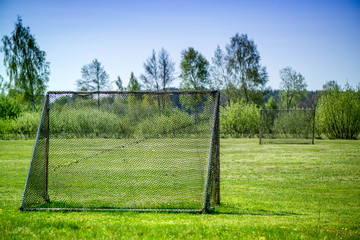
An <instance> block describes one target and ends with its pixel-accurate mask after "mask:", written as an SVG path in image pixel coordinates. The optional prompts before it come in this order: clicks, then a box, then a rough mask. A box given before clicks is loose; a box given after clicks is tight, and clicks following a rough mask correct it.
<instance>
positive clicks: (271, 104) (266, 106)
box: [265, 96, 278, 109]
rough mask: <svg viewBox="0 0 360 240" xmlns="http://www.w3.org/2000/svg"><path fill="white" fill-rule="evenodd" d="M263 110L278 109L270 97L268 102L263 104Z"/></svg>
mask: <svg viewBox="0 0 360 240" xmlns="http://www.w3.org/2000/svg"><path fill="white" fill-rule="evenodd" d="M265 109H278V106H277V103H276V101H275V99H274V98H273V97H272V96H271V97H270V98H269V100H268V102H267V103H266V104H265Z"/></svg>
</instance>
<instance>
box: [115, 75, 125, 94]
mask: <svg viewBox="0 0 360 240" xmlns="http://www.w3.org/2000/svg"><path fill="white" fill-rule="evenodd" d="M115 85H116V87H117V88H118V90H119V91H124V87H123V85H122V80H121V78H120V76H118V77H117V79H116V81H115Z"/></svg>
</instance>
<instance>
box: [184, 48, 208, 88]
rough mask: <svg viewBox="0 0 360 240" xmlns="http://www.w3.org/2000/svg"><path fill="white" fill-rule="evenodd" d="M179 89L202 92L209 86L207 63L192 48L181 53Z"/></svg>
mask: <svg viewBox="0 0 360 240" xmlns="http://www.w3.org/2000/svg"><path fill="white" fill-rule="evenodd" d="M180 68H181V74H180V78H182V81H181V83H180V88H183V89H195V90H202V89H206V88H208V87H209V86H210V84H211V80H210V78H209V62H208V61H207V60H206V59H205V57H204V56H203V55H201V54H200V53H199V52H198V51H196V50H195V49H194V48H192V47H189V48H188V49H187V50H184V51H182V52H181V64H180Z"/></svg>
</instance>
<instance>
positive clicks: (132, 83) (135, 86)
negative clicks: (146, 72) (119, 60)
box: [127, 72, 141, 91]
mask: <svg viewBox="0 0 360 240" xmlns="http://www.w3.org/2000/svg"><path fill="white" fill-rule="evenodd" d="M127 90H128V91H140V90H141V85H140V83H139V82H138V80H137V78H136V77H135V76H134V73H133V72H131V75H130V80H129V84H128V86H127Z"/></svg>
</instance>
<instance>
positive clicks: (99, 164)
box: [20, 91, 220, 212]
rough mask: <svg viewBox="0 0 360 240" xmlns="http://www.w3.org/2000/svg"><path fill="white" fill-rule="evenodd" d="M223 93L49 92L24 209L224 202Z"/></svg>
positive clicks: (191, 206)
mask: <svg viewBox="0 0 360 240" xmlns="http://www.w3.org/2000/svg"><path fill="white" fill-rule="evenodd" d="M219 150H220V149H219V92H218V91H167V92H166V91H165V92H124V91H123V92H48V93H47V95H46V100H45V103H44V107H43V111H42V115H41V121H40V124H39V129H38V133H37V137H36V142H35V146H34V151H33V155H32V159H31V163H30V168H29V172H28V177H27V181H26V185H25V189H24V194H23V199H22V202H21V207H20V209H21V210H96V209H97V210H128V211H129V210H139V211H141V210H142V211H161V210H163V211H201V212H206V211H209V210H210V209H211V208H213V207H215V206H216V205H217V204H219V203H220V163H219V157H220V156H219Z"/></svg>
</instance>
